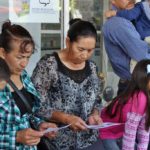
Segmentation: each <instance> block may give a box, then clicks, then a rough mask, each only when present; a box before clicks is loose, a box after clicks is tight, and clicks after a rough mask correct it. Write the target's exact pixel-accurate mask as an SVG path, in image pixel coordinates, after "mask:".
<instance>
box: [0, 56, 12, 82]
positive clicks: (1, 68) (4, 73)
mask: <svg viewBox="0 0 150 150" xmlns="http://www.w3.org/2000/svg"><path fill="white" fill-rule="evenodd" d="M10 75H11V72H10V70H9V67H8V65H7V63H6V62H5V60H4V59H2V58H1V57H0V80H6V81H8V80H9V78H10Z"/></svg>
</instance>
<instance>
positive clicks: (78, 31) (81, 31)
mask: <svg viewBox="0 0 150 150" xmlns="http://www.w3.org/2000/svg"><path fill="white" fill-rule="evenodd" d="M72 22H73V24H72V25H71V26H70V28H69V30H68V37H69V38H70V42H76V41H77V40H78V39H79V38H81V37H94V38H95V40H96V39H97V32H96V29H95V27H94V25H93V24H92V23H90V22H89V21H84V20H81V19H79V18H78V19H77V20H76V21H74V20H73V21H72Z"/></svg>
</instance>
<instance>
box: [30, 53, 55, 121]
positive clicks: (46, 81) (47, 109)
mask: <svg viewBox="0 0 150 150" xmlns="http://www.w3.org/2000/svg"><path fill="white" fill-rule="evenodd" d="M54 70H55V68H54V65H53V60H52V58H51V56H49V57H48V56H45V57H43V58H42V59H41V60H40V61H39V62H38V64H37V66H36V68H35V69H34V71H33V74H32V78H31V79H32V81H33V83H34V85H35V87H36V89H37V90H38V92H39V93H40V95H41V99H40V100H41V103H40V104H41V106H40V112H39V114H38V115H40V116H44V117H45V118H47V119H49V118H50V117H51V114H52V111H53V109H52V108H51V105H50V101H49V97H48V91H49V89H50V86H51V83H52V78H53V72H54Z"/></svg>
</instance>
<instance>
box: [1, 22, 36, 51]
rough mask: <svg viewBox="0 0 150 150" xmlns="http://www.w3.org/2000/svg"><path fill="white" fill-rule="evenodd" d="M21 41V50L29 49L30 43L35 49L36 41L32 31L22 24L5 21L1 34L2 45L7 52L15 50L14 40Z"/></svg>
mask: <svg viewBox="0 0 150 150" xmlns="http://www.w3.org/2000/svg"><path fill="white" fill-rule="evenodd" d="M14 41H15V42H20V51H21V52H22V53H24V52H26V51H27V46H28V45H29V44H30V45H32V46H33V50H34V49H35V43H34V41H33V39H32V36H31V35H30V33H29V32H28V31H27V30H26V29H25V28H23V27H22V26H20V25H17V24H11V22H10V21H7V22H4V24H3V25H2V32H1V35H0V47H3V48H4V49H5V51H6V52H7V53H9V52H11V51H12V50H13V42H14Z"/></svg>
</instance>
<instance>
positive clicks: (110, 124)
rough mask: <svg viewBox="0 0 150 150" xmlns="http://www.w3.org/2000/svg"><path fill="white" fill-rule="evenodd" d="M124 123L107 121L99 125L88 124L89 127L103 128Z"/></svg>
mask: <svg viewBox="0 0 150 150" xmlns="http://www.w3.org/2000/svg"><path fill="white" fill-rule="evenodd" d="M121 124H122V123H113V122H105V123H102V124H99V125H86V127H87V128H88V129H101V128H107V127H111V126H116V125H121Z"/></svg>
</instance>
